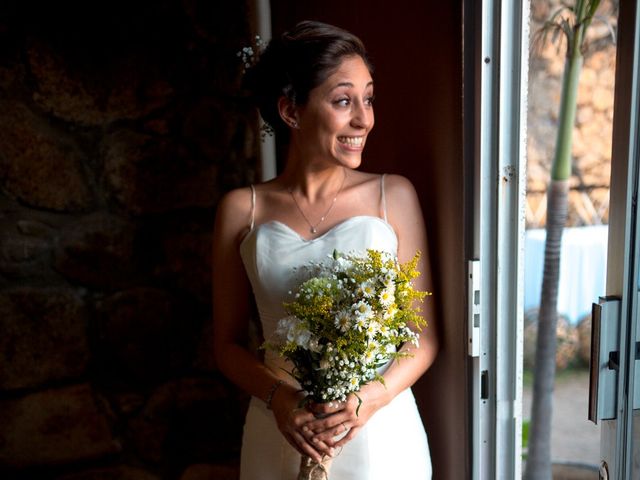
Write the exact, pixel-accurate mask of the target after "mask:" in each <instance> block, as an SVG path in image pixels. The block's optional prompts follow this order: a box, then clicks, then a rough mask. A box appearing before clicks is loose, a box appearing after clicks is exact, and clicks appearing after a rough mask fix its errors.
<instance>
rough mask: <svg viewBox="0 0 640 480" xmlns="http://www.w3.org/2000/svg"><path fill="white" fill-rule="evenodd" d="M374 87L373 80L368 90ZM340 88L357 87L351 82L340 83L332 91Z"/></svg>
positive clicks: (368, 84) (369, 83)
mask: <svg viewBox="0 0 640 480" xmlns="http://www.w3.org/2000/svg"><path fill="white" fill-rule="evenodd" d="M371 86H373V80H371V81H370V82H368V83H367V85H366V88H368V87H371ZM340 87H349V88H353V87H355V85H354V84H353V83H351V82H340V83H338V84H337V85H336V86H335V87H333V88H332V89H331V90H332V91H333V90H335V89H336V88H340Z"/></svg>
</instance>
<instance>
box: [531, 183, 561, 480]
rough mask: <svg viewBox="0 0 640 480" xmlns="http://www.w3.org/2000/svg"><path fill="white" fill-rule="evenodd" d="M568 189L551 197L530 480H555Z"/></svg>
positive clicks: (557, 189)
mask: <svg viewBox="0 0 640 480" xmlns="http://www.w3.org/2000/svg"><path fill="white" fill-rule="evenodd" d="M568 187H569V182H568V181H567V180H555V181H552V182H551V184H550V185H549V191H548V195H547V212H548V213H547V227H546V230H547V238H546V240H545V251H544V274H543V278H542V294H541V302H540V315H539V317H538V338H537V343H536V363H535V377H534V383H533V401H532V405H531V426H530V430H529V438H530V441H529V455H528V458H527V470H526V478H527V480H550V479H551V418H552V399H553V384H554V378H555V373H556V325H557V321H558V313H557V305H558V283H559V279H560V247H561V242H562V231H563V229H564V224H565V222H566V219H567V197H568V191H569V188H568Z"/></svg>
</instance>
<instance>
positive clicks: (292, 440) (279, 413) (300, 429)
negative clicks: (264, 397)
mask: <svg viewBox="0 0 640 480" xmlns="http://www.w3.org/2000/svg"><path fill="white" fill-rule="evenodd" d="M302 399H303V397H302V394H301V393H299V392H298V391H296V390H295V388H294V387H292V386H290V385H286V384H283V385H282V386H281V387H280V388H279V389H278V390H277V391H276V392H275V395H274V396H273V399H272V401H271V408H272V410H273V414H274V416H275V419H276V423H277V424H278V429H279V430H280V432H281V433H282V435H284V438H286V439H287V441H288V442H289V444H290V445H291V446H292V447H293V448H295V449H296V450H297V451H298V452H300V453H301V454H302V455H308V456H309V457H311V458H312V459H313V460H314V461H316V462H321V461H322V457H323V456H325V455H332V454H333V449H332V448H331V447H330V446H329V445H327V444H325V443H324V442H322V441H318V442H314V443H313V444H312V443H311V439H312V438H313V431H311V430H310V429H309V428H308V426H307V425H308V424H309V422H311V421H312V420H314V419H315V418H316V417H315V415H314V414H313V413H312V412H311V411H310V410H308V409H307V408H304V407H298V405H299V404H300V402H301V400H302Z"/></svg>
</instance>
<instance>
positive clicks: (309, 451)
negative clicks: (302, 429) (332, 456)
mask: <svg viewBox="0 0 640 480" xmlns="http://www.w3.org/2000/svg"><path fill="white" fill-rule="evenodd" d="M291 436H292V437H293V439H294V440H295V442H296V444H297V448H296V450H298V451H299V452H300V453H302V454H304V455H308V456H309V457H311V458H312V459H313V461H314V462H318V463H320V462H322V454H321V453H320V452H318V450H316V449H315V448H314V447H312V446H311V444H309V442H307V440H306V439H305V438H304V437H303V436H302V435H301V434H300V433H298V432H292V433H291Z"/></svg>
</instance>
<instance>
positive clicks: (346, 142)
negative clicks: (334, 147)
mask: <svg viewBox="0 0 640 480" xmlns="http://www.w3.org/2000/svg"><path fill="white" fill-rule="evenodd" d="M338 143H339V144H340V146H342V148H344V149H346V150H351V151H353V152H358V151H360V150H362V149H363V147H364V136H363V135H360V136H353V137H350V136H349V137H348V136H340V137H338Z"/></svg>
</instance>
